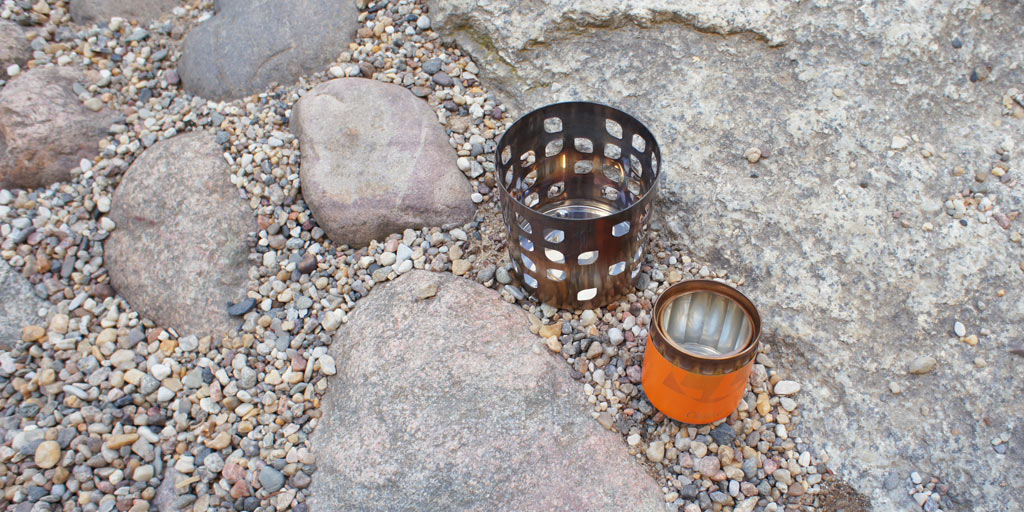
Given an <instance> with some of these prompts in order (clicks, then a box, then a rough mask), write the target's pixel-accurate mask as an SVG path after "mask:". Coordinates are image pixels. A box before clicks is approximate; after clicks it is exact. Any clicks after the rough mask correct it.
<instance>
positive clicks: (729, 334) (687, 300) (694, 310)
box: [642, 279, 761, 424]
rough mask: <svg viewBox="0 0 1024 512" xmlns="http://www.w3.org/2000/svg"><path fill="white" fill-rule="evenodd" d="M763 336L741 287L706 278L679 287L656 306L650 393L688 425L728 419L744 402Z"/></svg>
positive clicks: (647, 360)
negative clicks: (739, 289)
mask: <svg viewBox="0 0 1024 512" xmlns="http://www.w3.org/2000/svg"><path fill="white" fill-rule="evenodd" d="M760 338H761V317H760V315H759V314H758V312H757V308H755V307H754V304H753V303H752V302H751V301H750V299H748V298H747V297H746V296H744V295H743V294H742V293H740V292H739V291H738V290H736V289H735V288H733V287H731V286H729V285H727V284H724V283H721V282H718V281H710V280H703V279H696V280H692V281H683V282H681V283H677V284H675V285H673V286H671V287H670V288H669V289H668V290H665V292H664V293H662V294H661V296H660V297H658V300H657V301H656V302H655V304H654V314H653V318H652V320H651V327H650V335H649V337H648V338H647V350H646V352H645V354H644V363H643V373H642V382H643V387H644V392H645V393H647V398H648V399H649V400H650V401H651V403H652V404H653V405H654V407H656V408H657V409H658V410H659V411H661V412H662V413H664V414H665V415H666V416H668V417H670V418H673V419H676V420H679V421H682V422H684V423H692V424H703V423H711V422H713V421H717V420H720V419H722V418H725V417H726V416H728V415H729V414H731V413H732V412H733V411H734V410H736V406H737V405H739V403H740V400H741V399H742V398H743V393H744V391H745V390H746V386H747V379H748V378H749V377H750V370H751V368H752V367H753V362H754V356H755V355H757V347H758V344H759V342H760Z"/></svg>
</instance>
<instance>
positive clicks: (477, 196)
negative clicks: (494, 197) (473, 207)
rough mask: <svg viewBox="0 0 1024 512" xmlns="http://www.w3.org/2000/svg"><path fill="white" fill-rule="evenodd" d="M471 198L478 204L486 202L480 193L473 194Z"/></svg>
mask: <svg viewBox="0 0 1024 512" xmlns="http://www.w3.org/2000/svg"><path fill="white" fill-rule="evenodd" d="M469 198H470V199H472V200H473V202H474V203H476V204H480V203H482V202H484V196H482V195H480V193H479V192H473V193H472V194H470V196H469Z"/></svg>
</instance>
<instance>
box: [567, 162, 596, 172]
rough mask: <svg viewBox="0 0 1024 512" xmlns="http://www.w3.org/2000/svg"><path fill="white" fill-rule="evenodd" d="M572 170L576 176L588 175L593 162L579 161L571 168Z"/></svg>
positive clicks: (592, 167)
mask: <svg viewBox="0 0 1024 512" xmlns="http://www.w3.org/2000/svg"><path fill="white" fill-rule="evenodd" d="M572 170H573V171H574V172H576V174H590V173H591V171H593V170H594V162H591V161H590V160H579V161H577V162H576V163H575V164H574V165H573V166H572Z"/></svg>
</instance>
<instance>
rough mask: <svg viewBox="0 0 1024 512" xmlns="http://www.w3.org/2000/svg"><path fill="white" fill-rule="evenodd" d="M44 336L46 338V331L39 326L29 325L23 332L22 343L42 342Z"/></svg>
mask: <svg viewBox="0 0 1024 512" xmlns="http://www.w3.org/2000/svg"><path fill="white" fill-rule="evenodd" d="M43 336H46V329H43V328H42V327H39V326H38V325H29V326H26V327H25V328H24V329H22V330H21V341H24V342H26V343H31V342H33V341H36V340H40V339H42V338H43Z"/></svg>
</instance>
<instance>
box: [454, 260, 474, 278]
mask: <svg viewBox="0 0 1024 512" xmlns="http://www.w3.org/2000/svg"><path fill="white" fill-rule="evenodd" d="M472 266H473V264H472V263H470V262H469V260H465V259H459V260H455V261H453V262H452V273H453V274H455V275H457V276H462V275H466V272H469V269H470V268H472Z"/></svg>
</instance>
